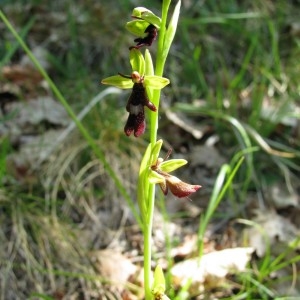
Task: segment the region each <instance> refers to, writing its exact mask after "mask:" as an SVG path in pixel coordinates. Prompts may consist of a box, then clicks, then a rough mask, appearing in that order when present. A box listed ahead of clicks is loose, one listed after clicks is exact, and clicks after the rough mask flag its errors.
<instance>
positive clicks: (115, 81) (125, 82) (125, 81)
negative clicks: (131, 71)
mask: <svg viewBox="0 0 300 300" xmlns="http://www.w3.org/2000/svg"><path fill="white" fill-rule="evenodd" d="M101 83H102V84H107V85H113V86H115V87H118V88H120V89H131V88H132V87H133V82H132V80H131V79H130V78H124V77H123V76H120V75H114V76H111V77H107V78H105V79H103V80H102V81H101Z"/></svg>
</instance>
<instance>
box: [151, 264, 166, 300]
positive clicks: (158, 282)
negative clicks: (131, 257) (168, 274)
mask: <svg viewBox="0 0 300 300" xmlns="http://www.w3.org/2000/svg"><path fill="white" fill-rule="evenodd" d="M165 290H166V281H165V277H164V273H163V271H162V268H161V266H160V265H157V266H156V268H155V271H154V282H153V287H152V294H153V295H154V296H155V299H161V297H162V296H163V295H164V294H165Z"/></svg>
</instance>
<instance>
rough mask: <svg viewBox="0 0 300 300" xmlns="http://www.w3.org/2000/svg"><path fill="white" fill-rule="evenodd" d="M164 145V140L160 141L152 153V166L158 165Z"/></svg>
mask: <svg viewBox="0 0 300 300" xmlns="http://www.w3.org/2000/svg"><path fill="white" fill-rule="evenodd" d="M162 144H163V140H162V139H160V140H158V141H157V142H156V143H155V145H154V146H153V149H152V152H151V161H150V166H153V165H155V164H156V162H157V159H158V156H159V152H160V149H161V146H162Z"/></svg>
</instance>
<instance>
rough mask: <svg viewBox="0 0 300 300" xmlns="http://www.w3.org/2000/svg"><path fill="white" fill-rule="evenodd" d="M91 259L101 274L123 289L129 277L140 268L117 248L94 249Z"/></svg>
mask: <svg viewBox="0 0 300 300" xmlns="http://www.w3.org/2000/svg"><path fill="white" fill-rule="evenodd" d="M91 260H92V261H93V262H94V264H95V268H96V270H97V271H98V272H99V273H100V274H101V276H103V277H104V278H105V279H106V280H107V281H108V282H109V283H111V285H113V286H115V287H117V288H119V289H120V290H121V291H122V290H123V289H124V286H125V285H126V283H127V282H128V280H129V278H130V277H131V276H133V275H134V274H136V273H137V270H138V268H137V266H135V265H134V264H133V263H132V262H131V261H130V260H129V259H128V258H127V257H125V256H124V255H123V254H122V253H120V252H117V250H115V249H105V250H99V251H93V252H92V253H91Z"/></svg>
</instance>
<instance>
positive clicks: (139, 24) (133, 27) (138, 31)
mask: <svg viewBox="0 0 300 300" xmlns="http://www.w3.org/2000/svg"><path fill="white" fill-rule="evenodd" d="M148 26H149V23H148V22H146V21H144V20H133V21H129V22H127V23H126V25H125V28H126V29H127V30H128V31H129V32H130V33H132V34H134V35H136V36H138V37H142V38H143V37H146V36H147V34H148V33H145V30H146V28H147V27H148Z"/></svg>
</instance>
